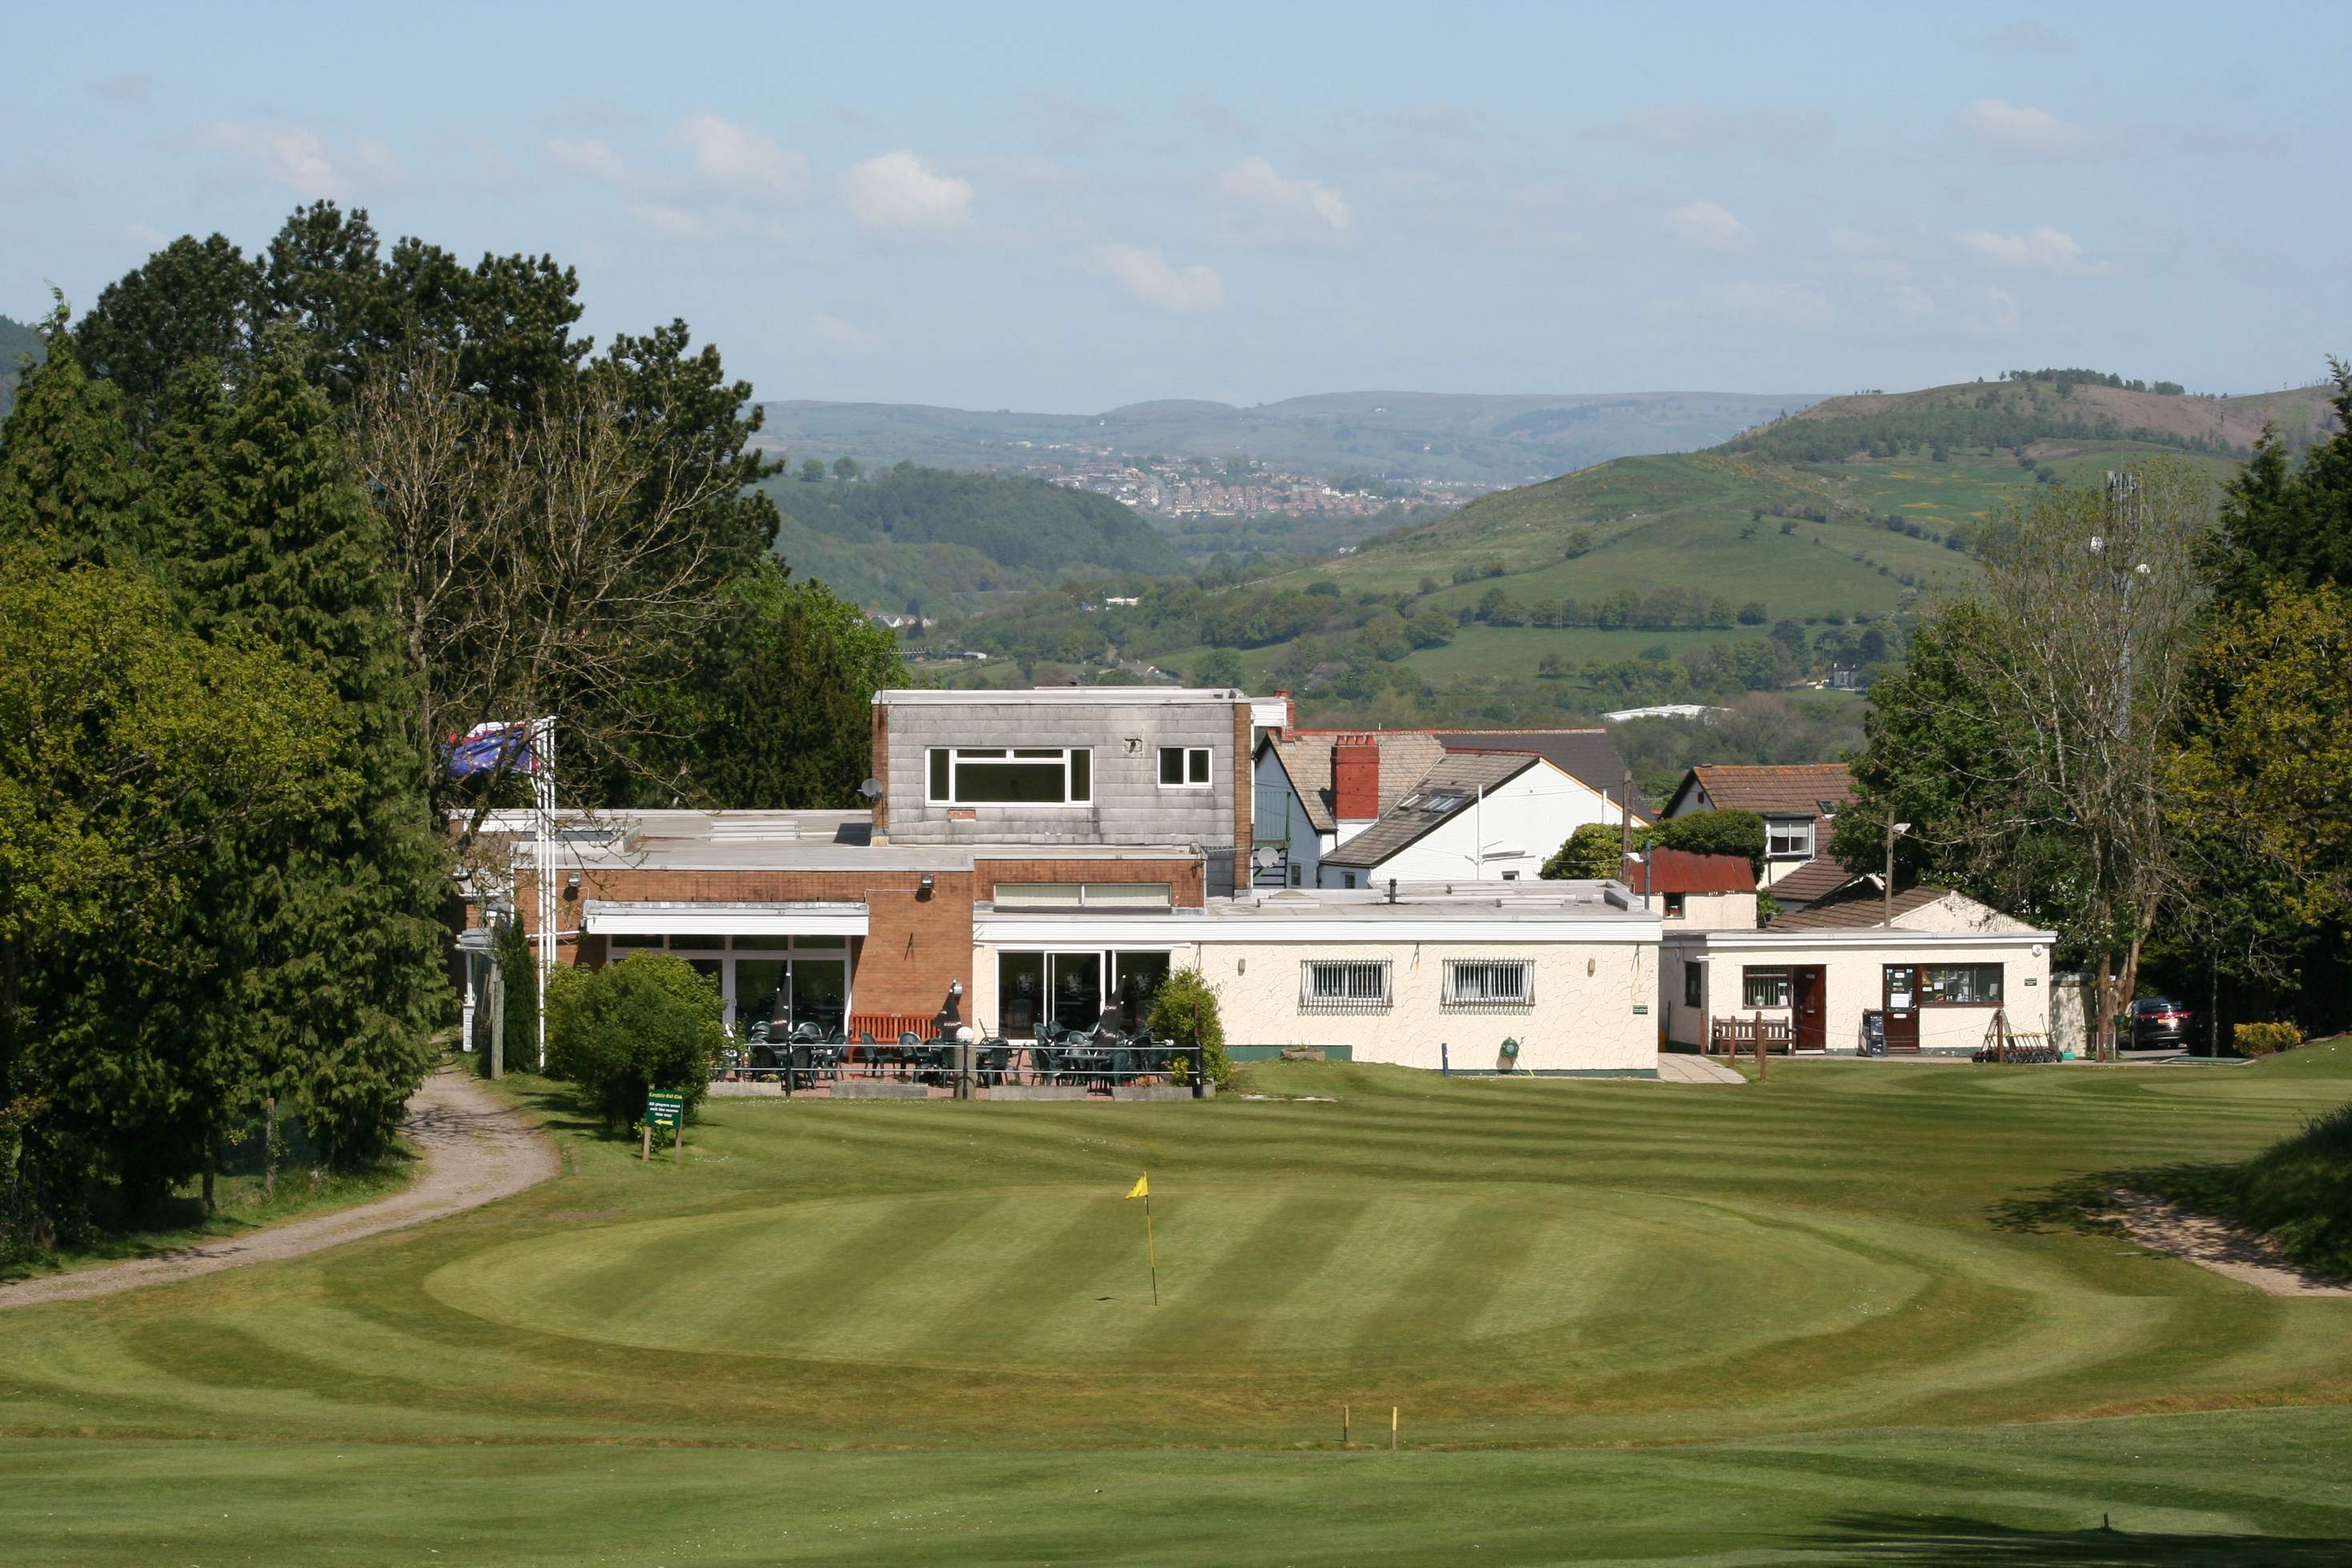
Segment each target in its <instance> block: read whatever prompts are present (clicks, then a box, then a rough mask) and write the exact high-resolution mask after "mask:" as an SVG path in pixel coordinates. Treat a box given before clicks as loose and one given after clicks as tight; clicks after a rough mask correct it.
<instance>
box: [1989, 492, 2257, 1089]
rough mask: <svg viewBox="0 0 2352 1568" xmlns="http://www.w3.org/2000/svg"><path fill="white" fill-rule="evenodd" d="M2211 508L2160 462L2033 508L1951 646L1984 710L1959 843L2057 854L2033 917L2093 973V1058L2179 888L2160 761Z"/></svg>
mask: <svg viewBox="0 0 2352 1568" xmlns="http://www.w3.org/2000/svg"><path fill="white" fill-rule="evenodd" d="M2213 509H2214V495H2213V487H2212V485H2211V482H2210V480H2208V479H2207V478H2206V477H2205V476H2203V475H2201V474H2199V473H2197V472H2196V471H2194V470H2192V469H2190V468H2188V467H2187V466H2185V465H2179V464H2175V463H2169V462H2166V463H2158V464H2155V465H2150V466H2148V467H2147V468H2146V469H2143V470H2141V471H2140V472H2138V473H2135V474H2120V475H2115V476H2110V478H2109V480H2108V482H2107V484H2106V485H2105V486H2084V487H2073V486H2068V487H2062V488H2059V489H2057V490H2055V491H2054V492H2051V493H2046V494H2044V495H2042V496H2041V497H2037V499H2036V500H2035V501H2034V503H2033V504H2032V507H2031V508H2030V509H2028V510H2027V511H2026V512H2025V514H2024V515H2023V516H2022V517H2020V518H2019V519H2018V520H2017V527H2016V528H2014V530H2013V531H2011V532H2009V533H2008V534H2007V535H2006V536H2005V537H2004V538H2002V539H2001V541H2000V544H1999V545H1998V546H1997V547H1996V548H1995V549H1993V550H1992V551H1991V553H1990V557H1989V559H1988V561H1987V566H1988V577H1989V581H1988V585H1987V588H1986V591H1985V594H1984V609H1985V612H1986V614H1985V615H1984V617H1983V619H1982V621H1981V622H1980V625H1979V634H1978V635H1976V636H1973V637H1971V638H1969V639H1968V640H1966V641H1965V642H1964V643H1961V644H1959V646H1958V649H1957V653H1958V664H1959V670H1960V673H1961V674H1962V676H1963V679H1962V680H1961V681H1960V683H1959V685H1960V687H1961V688H1962V689H1963V690H1965V691H1967V692H1968V693H1969V701H1970V702H1971V703H1972V704H1981V705H1984V709H1983V711H1980V712H1979V714H1978V715H1977V716H1976V717H1977V719H1978V720H1979V728H1978V729H1977V731H1976V733H1977V734H1979V736H1980V737H1982V755H1981V757H1980V758H1979V761H1978V762H1977V763H1976V764H1975V767H1976V768H1977V769H1978V774H1979V776H1978V779H1976V780H1975V781H1974V783H1975V785H1976V786H1977V787H1976V788H1973V789H1971V790H1970V791H1969V793H1970V795H1971V796H1972V797H1973V798H1974V799H1975V800H1978V801H1979V802H1981V803H1982V806H1983V807H1984V808H1986V809H1984V810H1978V811H1976V812H1974V813H1971V815H1970V817H1969V819H1967V820H1964V821H1962V822H1961V823H1960V824H1958V830H1959V831H1962V832H1964V833H1966V834H1968V835H1969V836H1971V837H1973V838H1974V839H1975V840H1976V841H1977V847H1978V848H1979V849H1980V850H1981V851H1983V852H1988V853H1993V854H2000V853H2003V852H2008V851H2009V850H2010V849H2011V848H2012V847H2013V846H2014V845H2015V844H2016V843H2017V841H2020V840H2032V841H2037V842H2039V843H2040V844H2042V845H2043V846H2053V847H2056V848H2057V850H2058V853H2056V854H2054V855H2053V854H2051V853H2049V852H2047V851H2046V850H2045V852H2043V853H2041V854H2038V855H2034V856H2032V857H2031V858H2032V859H2033V860H2034V861H2035V862H2037V863H2038V864H2039V865H2040V867H2041V870H2042V874H2043V875H2045V876H2047V875H2052V874H2056V875H2059V876H2061V877H2063V878H2065V879H2066V880H2067V881H2069V882H2070V883H2072V885H2070V886H2067V887H2064V888H2063V889H2061V890H2058V892H2057V895H2056V896H2054V897H2049V898H2047V899H2046V900H2045V903H2044V907H2046V908H2048V909H2050V910H2052V911H2053V913H2055V914H2057V915H2059V917H2060V918H2061V919H2062V921H2063V925H2064V927H2065V929H2064V931H2063V935H2065V936H2067V937H2068V939H2069V942H2070V945H2071V946H2075V947H2077V948H2078V949H2079V950H2080V951H2082V952H2084V954H2086V955H2088V956H2090V957H2091V959H2092V961H2093V962H2094V963H2095V965H2096V972H2097V979H2098V988H2099V989H2098V996H2099V1004H2100V1007H2099V1021H2098V1048H2099V1051H2100V1054H2101V1055H2102V1056H2111V1055H2112V1054H2113V1052H2114V1049H2115V1032H2114V1030H2115V1019H2116V1015H2117V1014H2118V1013H2119V1012H2120V1011H2121V1010H2122V1009H2123V1008H2124V1006H2125V1004H2126V1003H2127V1002H2128V1001H2129V1000H2130V998H2131V995H2132V991H2133V988H2134V987H2135V985H2136V984H2137V978H2138V970H2139V959H2140V952H2141V949H2142V947H2143V946H2144V945H2145V943H2146V941H2147V935H2148V931H2149V929H2150V927H2151V926H2153V925H2154V924H2155V922H2156V918H2157V915H2158V912H2159V911H2160V909H2161V908H2162V906H2163V904H2164V902H2165V900H2167V899H2168V898H2170V897H2175V896H2179V895H2181V894H2184V893H2185V892H2186V890H2187V888H2188V886H2189V881H2190V876H2189V871H2190V868H2189V865H2188V864H2187V863H2186V859H2187V854H2188V851H2187V850H2186V849H2185V848H2184V846H2183V844H2182V841H2181V838H2180V835H2179V833H2178V831H2176V830H2175V823H2174V816H2175V803H2174V802H2173V800H2172V799H2171V791H2172V789H2173V783H2172V769H2171V755H2172V748H2173V746H2174V744H2175V742H2176V739H2177V737H2178V734H2179V723H2180V718H2181V714H2182V711H2183V707H2184V705H2185V703H2186V700H2187V689H2188V679H2189V670H2190V666H2191V663H2192V661H2193V659H2194V657H2195V653H2196V631H2197V617H2198V612H2199V609H2200V605H2201V604H2202V602H2203V600H2204V596H2205V589H2204V586H2203V582H2202V580H2201V579H2200V575H2199V573H2198V571H2197V570H2196V551H2197V547H2198V545H2199V543H2200V540H2201V539H2202V538H2203V537H2204V535H2205V534H2206V532H2207V531H2208V530H2209V529H2210V527H2211V525H2212V517H2213ZM1987 721H1990V722H1987Z"/></svg>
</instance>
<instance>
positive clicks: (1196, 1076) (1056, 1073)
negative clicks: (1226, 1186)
mask: <svg viewBox="0 0 2352 1568" xmlns="http://www.w3.org/2000/svg"><path fill="white" fill-rule="evenodd" d="M1204 1067H1205V1062H1204V1061H1203V1060H1202V1048H1201V1045H1200V1043H1199V1042H1198V1041H1194V1042H1193V1043H1192V1044H1190V1045H1180V1044H1178V1043H1177V1042H1176V1041H1174V1040H1156V1039H1153V1038H1152V1037H1151V1036H1150V1034H1148V1033H1142V1032H1139V1033H1136V1034H1132V1035H1129V1034H1122V1033H1119V1032H1118V1031H1115V1030H1099V1029H1098V1030H1091V1031H1089V1030H1054V1029H1052V1028H1051V1027H1050V1026H1049V1027H1048V1029H1047V1030H1046V1031H1045V1033H1044V1034H1043V1035H1041V1037H1040V1038H1038V1039H1036V1040H1006V1039H1003V1037H1001V1036H990V1037H988V1038H985V1039H980V1040H946V1039H943V1038H940V1037H938V1036H936V1035H934V1036H933V1038H930V1039H928V1040H926V1039H924V1038H922V1037H920V1036H919V1035H918V1034H916V1032H915V1031H914V1030H905V1031H903V1032H901V1033H900V1035H899V1036H898V1039H897V1040H877V1039H875V1038H874V1037H873V1036H872V1035H871V1034H868V1033H863V1032H861V1033H859V1034H856V1035H854V1036H847V1035H845V1034H843V1033H842V1032H841V1031H839V1030H832V1031H826V1030H822V1029H819V1028H816V1027H814V1026H809V1025H803V1026H802V1027H801V1028H800V1029H797V1030H793V1032H792V1034H791V1035H789V1036H787V1037H785V1038H783V1039H781V1040H764V1039H761V1040H745V1041H744V1042H743V1043H741V1044H740V1045H736V1046H730V1047H729V1048H728V1050H727V1052H726V1054H725V1056H724V1058H723V1059H722V1061H721V1064H720V1068H719V1074H718V1076H719V1078H720V1079H721V1080H729V1081H733V1082H755V1083H756V1082H773V1083H776V1084H778V1085H780V1086H781V1087H782V1090H783V1092H785V1093H786V1094H792V1093H795V1092H802V1091H804V1090H810V1089H824V1088H830V1087H832V1086H833V1085H835V1084H839V1083H845V1082H891V1083H907V1084H920V1085H924V1086H927V1087H935V1088H943V1089H946V1090H949V1091H950V1092H953V1093H955V1094H957V1095H958V1096H960V1097H961V1096H963V1095H967V1094H969V1093H970V1092H971V1090H973V1089H997V1088H1016V1087H1017V1088H1084V1089H1087V1090H1101V1091H1105V1092H1108V1091H1109V1090H1111V1089H1114V1088H1119V1087H1132V1086H1138V1085H1148V1084H1166V1085H1171V1086H1187V1087H1191V1088H1192V1091H1193V1092H1194V1094H1195V1095H1198V1094H1200V1093H1201V1092H1202V1088H1201V1084H1202V1075H1203V1070H1204Z"/></svg>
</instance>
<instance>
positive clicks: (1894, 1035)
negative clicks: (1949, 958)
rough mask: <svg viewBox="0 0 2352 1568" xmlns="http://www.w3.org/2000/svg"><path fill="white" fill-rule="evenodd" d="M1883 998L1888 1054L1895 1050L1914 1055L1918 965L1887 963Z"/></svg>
mask: <svg viewBox="0 0 2352 1568" xmlns="http://www.w3.org/2000/svg"><path fill="white" fill-rule="evenodd" d="M1883 999H1884V1001H1885V1008H1886V1050H1887V1052H1888V1054H1890V1055H1892V1054H1893V1053H1894V1052H1895V1051H1911V1052H1913V1053H1915V1054H1916V1052H1917V1051H1918V1050H1919V967H1918V966H1917V965H1916V964H1889V965H1887V966H1886V988H1885V992H1884V993H1883Z"/></svg>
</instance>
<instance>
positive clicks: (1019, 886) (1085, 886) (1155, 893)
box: [996, 882, 1170, 909]
mask: <svg viewBox="0 0 2352 1568" xmlns="http://www.w3.org/2000/svg"><path fill="white" fill-rule="evenodd" d="M1169 885H1170V884H1169V883H1164V882H1000V883H997V884H996V905H997V907H998V908H1000V909H1008V908H1014V907H1019V908H1024V909H1165V908H1167V907H1168V905H1169V902H1170V900H1169V896H1168V893H1169Z"/></svg>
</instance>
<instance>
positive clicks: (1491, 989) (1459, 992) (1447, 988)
mask: <svg viewBox="0 0 2352 1568" xmlns="http://www.w3.org/2000/svg"><path fill="white" fill-rule="evenodd" d="M1513 971H1516V975H1517V977H1516V979H1515V980H1514V981H1512V982H1511V984H1512V985H1513V986H1514V987H1515V988H1517V992H1518V995H1517V996H1497V995H1496V994H1495V992H1496V989H1497V985H1496V982H1498V981H1500V980H1502V979H1503V977H1504V976H1505V975H1506V974H1507V973H1510V972H1513ZM1474 992H1475V993H1476V994H1475V995H1473V994H1471V993H1474ZM1438 1005H1439V1006H1440V1007H1441V1008H1443V1009H1445V1010H1446V1011H1448V1012H1479V1013H1494V1012H1524V1011H1526V1010H1527V1009H1529V1008H1532V1007H1534V1006H1535V1005H1536V964H1535V960H1534V959H1532V958H1448V959H1446V960H1445V978H1444V990H1443V991H1442V992H1441V993H1440V997H1439V1002H1438Z"/></svg>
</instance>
